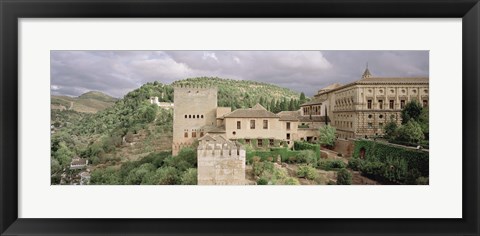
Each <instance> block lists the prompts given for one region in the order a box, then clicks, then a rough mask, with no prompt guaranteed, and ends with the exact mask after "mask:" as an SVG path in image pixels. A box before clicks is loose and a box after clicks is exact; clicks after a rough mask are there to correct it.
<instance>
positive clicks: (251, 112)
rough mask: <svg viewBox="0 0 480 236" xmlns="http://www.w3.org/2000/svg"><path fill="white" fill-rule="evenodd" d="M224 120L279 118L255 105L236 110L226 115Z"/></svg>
mask: <svg viewBox="0 0 480 236" xmlns="http://www.w3.org/2000/svg"><path fill="white" fill-rule="evenodd" d="M224 118H279V117H278V116H277V115H275V113H273V112H270V111H267V109H265V107H263V106H262V105H260V104H259V103H257V104H256V105H255V106H253V107H252V108H247V109H237V110H235V111H232V112H230V113H228V114H225V116H224Z"/></svg>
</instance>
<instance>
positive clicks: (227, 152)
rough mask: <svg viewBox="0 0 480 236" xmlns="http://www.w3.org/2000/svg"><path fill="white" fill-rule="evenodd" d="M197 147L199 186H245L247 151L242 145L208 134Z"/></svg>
mask: <svg viewBox="0 0 480 236" xmlns="http://www.w3.org/2000/svg"><path fill="white" fill-rule="evenodd" d="M199 140H200V143H199V145H198V147H197V158H198V159H197V160H198V184H200V185H218V184H221V185H243V184H245V159H246V151H245V148H243V147H242V146H241V145H240V143H237V142H232V141H230V140H227V139H225V137H223V136H219V135H210V134H207V135H205V136H204V137H202V138H201V139H199Z"/></svg>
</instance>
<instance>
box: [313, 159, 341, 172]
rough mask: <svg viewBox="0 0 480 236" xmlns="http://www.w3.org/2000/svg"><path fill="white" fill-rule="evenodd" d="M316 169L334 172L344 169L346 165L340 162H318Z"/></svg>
mask: <svg viewBox="0 0 480 236" xmlns="http://www.w3.org/2000/svg"><path fill="white" fill-rule="evenodd" d="M318 167H319V168H320V169H323V170H336V169H342V168H345V167H347V165H346V164H345V162H343V161H341V160H320V161H318Z"/></svg>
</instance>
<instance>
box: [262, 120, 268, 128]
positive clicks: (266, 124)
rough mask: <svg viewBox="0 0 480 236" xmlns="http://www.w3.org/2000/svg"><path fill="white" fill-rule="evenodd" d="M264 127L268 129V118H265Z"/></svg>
mask: <svg viewBox="0 0 480 236" xmlns="http://www.w3.org/2000/svg"><path fill="white" fill-rule="evenodd" d="M263 129H268V120H263Z"/></svg>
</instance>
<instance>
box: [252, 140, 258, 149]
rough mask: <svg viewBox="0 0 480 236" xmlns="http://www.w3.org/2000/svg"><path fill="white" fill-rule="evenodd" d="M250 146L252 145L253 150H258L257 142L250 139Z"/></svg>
mask: <svg viewBox="0 0 480 236" xmlns="http://www.w3.org/2000/svg"><path fill="white" fill-rule="evenodd" d="M250 145H252V147H253V148H258V140H256V139H252V140H251V141H250Z"/></svg>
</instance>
